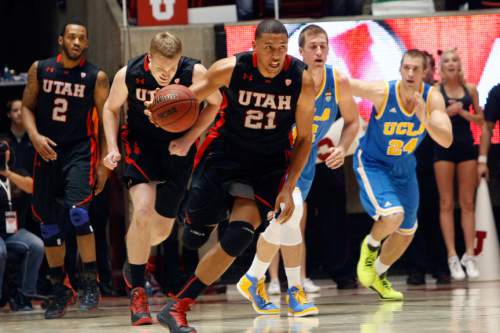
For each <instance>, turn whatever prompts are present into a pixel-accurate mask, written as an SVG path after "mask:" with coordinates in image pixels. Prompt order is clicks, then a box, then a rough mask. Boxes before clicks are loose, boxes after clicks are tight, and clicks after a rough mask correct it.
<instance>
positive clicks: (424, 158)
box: [406, 51, 450, 285]
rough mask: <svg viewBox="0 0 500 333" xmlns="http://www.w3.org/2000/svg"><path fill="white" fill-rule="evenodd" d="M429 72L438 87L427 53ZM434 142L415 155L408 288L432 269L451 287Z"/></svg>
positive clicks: (429, 141) (428, 78)
mask: <svg viewBox="0 0 500 333" xmlns="http://www.w3.org/2000/svg"><path fill="white" fill-rule="evenodd" d="M424 54H425V56H426V59H427V69H426V73H425V78H424V82H425V83H427V84H430V85H434V84H435V83H436V80H435V79H434V74H435V72H436V61H435V60H434V57H433V56H432V54H430V53H428V52H425V51H424ZM433 154H434V141H433V140H432V139H431V137H430V136H429V135H427V136H426V137H425V138H424V140H423V141H422V143H421V144H420V146H418V148H417V150H416V151H415V157H416V158H417V180H418V186H419V189H420V205H419V207H418V212H417V217H418V221H419V227H418V229H417V231H416V233H415V238H414V239H413V242H412V243H411V244H410V247H409V248H408V250H407V251H406V263H407V267H408V273H409V275H408V278H407V280H406V283H407V284H411V285H422V284H425V273H426V271H427V270H428V269H429V270H430V271H431V272H432V274H433V276H434V277H435V278H436V283H437V284H448V283H450V274H449V272H448V265H447V262H446V252H445V247H444V241H443V236H442V235H441V231H440V228H439V196H438V191H437V187H436V180H435V176H434V167H433Z"/></svg>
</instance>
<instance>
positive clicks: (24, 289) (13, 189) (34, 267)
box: [0, 139, 44, 310]
mask: <svg viewBox="0 0 500 333" xmlns="http://www.w3.org/2000/svg"><path fill="white" fill-rule="evenodd" d="M13 160H14V156H13V154H12V152H11V150H10V148H9V144H8V142H7V140H6V139H0V299H1V298H2V297H1V296H2V295H1V294H2V290H1V289H2V288H1V286H2V285H3V276H4V272H5V268H6V262H7V254H8V252H13V253H15V254H16V255H19V256H22V257H23V259H22V262H21V267H20V271H21V276H20V278H19V279H18V281H20V286H19V287H20V290H19V291H18V292H13V293H12V294H14V295H16V297H15V300H14V302H15V303H16V305H15V307H16V308H17V309H22V310H32V309H33V307H32V305H31V297H36V296H37V291H36V285H37V279H38V271H39V269H40V265H41V263H42V260H43V255H44V248H43V241H42V240H41V239H40V238H39V237H37V236H36V235H34V234H32V233H31V232H29V231H28V230H26V229H24V225H23V220H19V219H18V218H17V217H18V216H19V215H21V214H20V213H21V211H20V210H19V208H18V207H17V205H16V201H14V200H13V198H14V194H15V193H19V192H20V191H24V192H27V193H31V192H32V188H33V179H32V178H31V177H30V176H28V175H27V174H26V173H25V172H23V171H22V170H14V169H12V163H9V162H12V161H13ZM11 296H12V295H11ZM3 304H5V301H0V305H3Z"/></svg>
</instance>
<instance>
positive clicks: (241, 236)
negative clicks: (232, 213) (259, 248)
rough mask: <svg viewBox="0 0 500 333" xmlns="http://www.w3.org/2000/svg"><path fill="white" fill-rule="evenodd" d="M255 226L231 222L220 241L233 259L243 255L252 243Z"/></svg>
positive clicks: (241, 222) (242, 222) (243, 222)
mask: <svg viewBox="0 0 500 333" xmlns="http://www.w3.org/2000/svg"><path fill="white" fill-rule="evenodd" d="M253 235H254V228H253V226H252V225H251V224H250V223H248V222H245V221H234V222H230V223H229V225H228V226H227V228H226V231H225V232H224V236H222V238H221V240H220V246H221V247H222V249H223V250H224V251H226V253H227V254H229V255H230V256H231V257H237V256H239V255H241V254H242V253H243V252H244V251H245V250H246V248H247V247H248V246H249V245H250V244H251V243H252V240H253Z"/></svg>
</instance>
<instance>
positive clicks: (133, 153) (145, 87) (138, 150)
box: [104, 32, 222, 325]
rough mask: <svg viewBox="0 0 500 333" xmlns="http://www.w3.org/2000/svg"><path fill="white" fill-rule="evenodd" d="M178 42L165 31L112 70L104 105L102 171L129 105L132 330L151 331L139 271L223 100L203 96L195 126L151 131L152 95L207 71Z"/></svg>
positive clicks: (114, 160)
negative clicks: (147, 328) (145, 327)
mask: <svg viewBox="0 0 500 333" xmlns="http://www.w3.org/2000/svg"><path fill="white" fill-rule="evenodd" d="M181 52H182V43H181V40H180V39H179V38H178V37H177V36H175V35H173V34H170V33H168V32H163V33H159V34H157V35H156V36H155V37H154V38H153V39H152V40H151V46H150V49H149V53H147V54H143V55H141V56H139V57H137V58H134V59H131V60H130V61H129V62H128V64H127V66H125V67H123V68H122V69H120V70H119V71H118V73H117V74H116V76H115V79H114V81H113V85H112V87H111V92H110V95H109V98H108V100H107V101H106V104H105V106H104V130H105V133H106V140H107V144H108V149H109V150H108V155H107V156H106V158H105V159H104V164H105V165H106V166H107V167H108V168H109V169H111V170H112V169H114V168H115V167H116V166H117V165H118V162H119V161H120V159H121V154H120V152H119V149H118V143H117V140H116V137H117V133H118V125H119V116H120V110H121V107H122V106H123V105H124V104H125V103H126V102H127V103H128V113H127V116H128V117H127V129H126V130H124V131H123V132H122V133H121V137H122V140H123V142H124V146H125V159H124V162H125V169H124V180H125V183H126V186H127V187H128V189H129V193H130V197H131V200H132V204H133V212H132V219H131V224H130V227H129V230H128V232H127V238H126V243H127V254H128V261H129V263H130V271H131V274H130V275H131V280H132V281H130V283H131V288H132V292H131V295H130V297H131V299H130V309H131V321H132V325H145V324H151V323H152V320H151V315H150V312H149V307H148V300H147V296H146V293H145V290H144V271H145V267H146V263H147V260H148V257H149V254H150V247H151V246H154V245H157V244H159V243H161V242H162V241H164V240H165V239H166V238H167V237H168V236H169V234H170V232H171V230H172V227H173V224H174V221H175V217H176V216H177V210H178V207H179V203H180V200H181V199H182V197H183V196H184V193H185V191H186V189H187V182H188V180H189V178H190V176H191V169H192V165H193V159H194V154H195V151H196V148H195V146H194V145H193V143H194V142H195V141H196V140H197V139H198V137H199V136H200V135H201V134H202V132H203V131H205V130H206V129H207V128H208V126H210V124H211V123H212V121H213V119H214V118H215V115H216V114H217V112H218V110H219V105H220V103H221V101H222V96H221V95H220V93H219V92H218V91H215V92H214V93H212V94H211V95H210V96H208V95H207V98H206V100H207V102H208V105H207V106H206V107H205V109H204V110H202V111H201V113H200V116H199V118H198V120H197V121H196V123H195V124H194V125H193V127H192V128H191V129H189V130H187V131H185V132H183V133H169V132H166V131H164V130H163V129H161V128H158V127H155V125H153V124H152V123H151V122H150V121H149V119H148V117H147V116H146V115H145V113H144V111H145V108H146V106H145V103H146V105H147V104H148V103H150V102H151V101H152V100H153V97H154V94H155V92H156V90H157V89H158V88H161V87H162V86H166V85H168V84H181V85H184V86H190V85H191V84H192V83H193V82H198V81H199V80H200V79H201V77H202V76H203V75H204V74H205V72H206V69H205V67H203V65H201V64H200V62H199V61H198V60H195V59H191V58H188V57H184V56H181Z"/></svg>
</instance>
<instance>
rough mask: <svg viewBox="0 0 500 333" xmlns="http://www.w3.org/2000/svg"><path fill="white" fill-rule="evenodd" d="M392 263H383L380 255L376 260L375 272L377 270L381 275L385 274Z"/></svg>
mask: <svg viewBox="0 0 500 333" xmlns="http://www.w3.org/2000/svg"><path fill="white" fill-rule="evenodd" d="M389 267H390V265H386V264H384V263H382V262H381V261H380V257H378V258H377V259H376V260H375V272H377V275H378V276H380V275H382V274H384V273H385V272H387V270H388V269H389Z"/></svg>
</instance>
